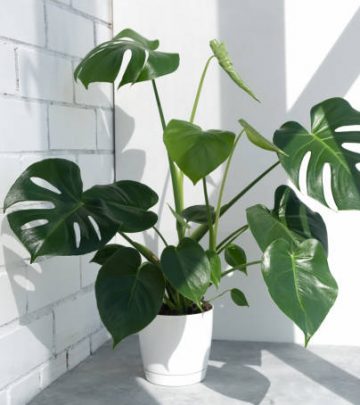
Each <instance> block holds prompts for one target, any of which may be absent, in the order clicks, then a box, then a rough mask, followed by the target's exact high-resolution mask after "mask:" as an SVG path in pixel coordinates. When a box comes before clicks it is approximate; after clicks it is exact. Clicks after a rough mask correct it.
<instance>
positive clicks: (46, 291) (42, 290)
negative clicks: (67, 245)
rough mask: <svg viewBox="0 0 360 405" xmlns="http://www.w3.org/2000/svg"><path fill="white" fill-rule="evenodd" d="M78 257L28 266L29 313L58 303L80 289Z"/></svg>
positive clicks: (44, 261)
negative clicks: (29, 286)
mask: <svg viewBox="0 0 360 405" xmlns="http://www.w3.org/2000/svg"><path fill="white" fill-rule="evenodd" d="M79 267H80V261H79V258H78V257H55V258H52V259H46V260H43V261H41V262H40V263H34V264H32V265H29V266H28V269H27V278H28V280H29V284H30V285H31V291H29V294H28V306H29V308H28V309H29V312H32V311H35V310H37V309H40V308H42V307H44V306H46V305H49V304H51V303H53V302H56V301H58V300H60V299H62V298H65V297H67V296H69V295H71V294H74V293H75V292H76V291H78V290H79V289H80V269H79Z"/></svg>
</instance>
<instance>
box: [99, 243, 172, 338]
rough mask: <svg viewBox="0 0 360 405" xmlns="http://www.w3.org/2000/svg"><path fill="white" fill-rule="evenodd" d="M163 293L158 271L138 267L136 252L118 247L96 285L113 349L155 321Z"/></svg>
mask: <svg viewBox="0 0 360 405" xmlns="http://www.w3.org/2000/svg"><path fill="white" fill-rule="evenodd" d="M164 291H165V281H164V277H163V275H162V273H161V270H160V269H159V268H158V267H157V266H155V265H153V264H151V263H148V262H146V263H143V264H141V257H140V254H139V253H138V252H137V251H136V250H135V249H133V248H129V247H125V246H119V248H118V250H117V252H116V253H115V254H114V255H112V256H111V257H110V259H109V260H107V261H106V263H105V264H104V265H103V267H102V268H101V269H100V271H99V274H98V277H97V279H96V283H95V293H96V301H97V306H98V309H99V313H100V317H101V320H102V322H103V323H104V325H105V327H106V328H107V330H108V331H109V332H110V333H111V335H112V338H113V344H114V346H116V345H117V344H118V343H119V342H120V341H121V340H122V339H124V338H125V337H127V336H129V335H132V334H134V333H136V332H139V331H140V330H141V329H143V328H145V326H147V325H148V324H149V323H150V322H151V321H152V320H153V319H154V318H155V316H156V315H157V314H158V313H159V310H160V307H161V305H162V301H163V296H164Z"/></svg>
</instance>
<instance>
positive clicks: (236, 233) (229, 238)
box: [216, 225, 249, 254]
mask: <svg viewBox="0 0 360 405" xmlns="http://www.w3.org/2000/svg"><path fill="white" fill-rule="evenodd" d="M248 229H249V225H243V226H242V227H241V228H238V229H236V230H235V231H234V232H231V234H230V235H229V236H227V237H226V238H225V239H224V240H222V241H221V242H220V243H219V244H218V245H217V246H216V253H218V254H219V253H221V252H222V251H223V250H224V249H226V246H228V245H229V244H230V243H231V242H233V241H234V240H235V239H236V238H237V237H239V236H240V235H241V234H242V233H244V232H245V231H247V230H248Z"/></svg>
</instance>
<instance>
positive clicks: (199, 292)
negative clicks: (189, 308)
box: [161, 238, 211, 305]
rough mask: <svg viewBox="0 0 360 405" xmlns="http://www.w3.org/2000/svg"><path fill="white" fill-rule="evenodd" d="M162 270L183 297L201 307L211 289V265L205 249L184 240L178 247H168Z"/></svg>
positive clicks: (165, 250)
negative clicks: (202, 299) (204, 296)
mask: <svg viewBox="0 0 360 405" xmlns="http://www.w3.org/2000/svg"><path fill="white" fill-rule="evenodd" d="M161 269H162V271H163V273H164V275H165V277H166V279H167V280H168V281H169V282H170V284H171V285H172V286H173V287H174V288H175V289H176V290H177V291H179V293H180V294H181V295H183V296H184V297H186V298H188V299H189V300H191V301H193V302H195V303H197V304H198V305H200V301H201V298H202V297H203V295H204V294H205V292H206V290H207V289H208V287H209V283H210V275H211V265H210V262H209V259H208V256H207V255H206V252H205V251H204V250H203V248H202V247H201V246H200V245H199V244H198V243H197V242H196V241H194V240H193V239H190V238H184V239H183V240H182V241H181V242H180V243H179V245H178V246H176V247H175V246H168V247H166V248H165V249H164V251H163V253H162V255H161Z"/></svg>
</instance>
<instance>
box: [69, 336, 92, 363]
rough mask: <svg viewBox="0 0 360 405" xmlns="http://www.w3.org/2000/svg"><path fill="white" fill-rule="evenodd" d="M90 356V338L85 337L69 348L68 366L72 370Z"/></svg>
mask: <svg viewBox="0 0 360 405" xmlns="http://www.w3.org/2000/svg"><path fill="white" fill-rule="evenodd" d="M88 356H90V340H89V339H85V340H83V341H82V342H80V343H77V344H76V345H74V346H73V347H71V348H70V349H69V350H68V368H69V370H71V369H72V368H74V367H76V366H77V365H78V364H79V363H81V362H82V361H84V360H85V359H86V358H87V357H88Z"/></svg>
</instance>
